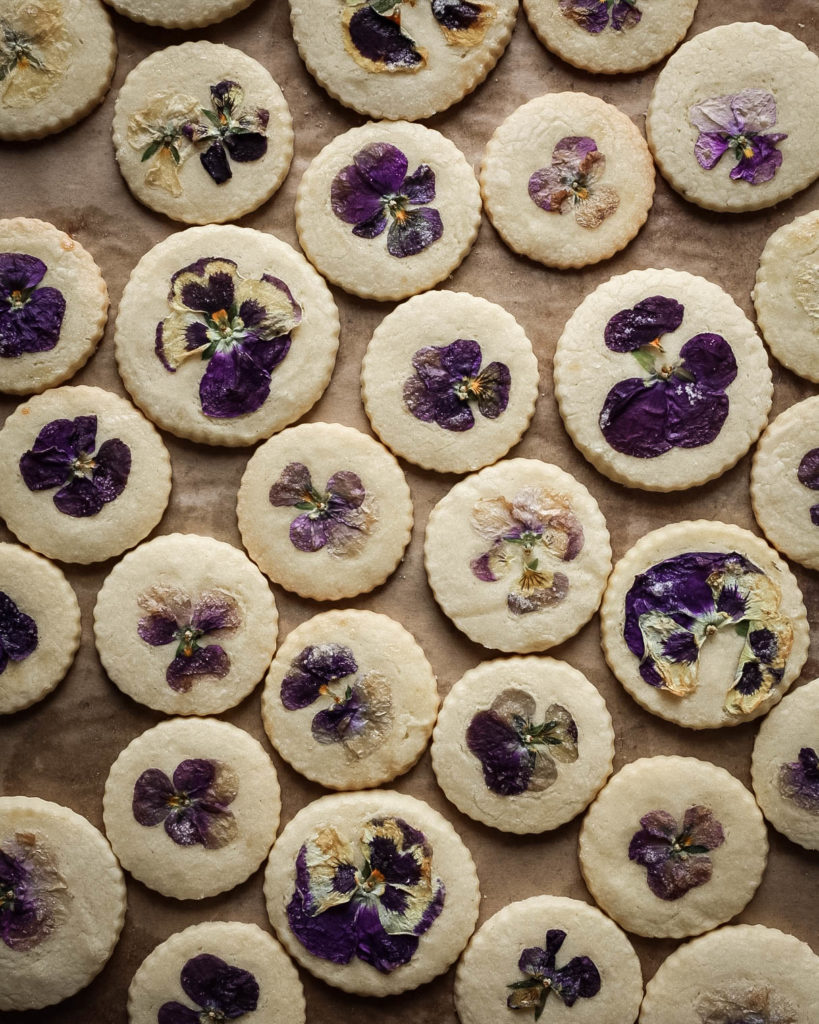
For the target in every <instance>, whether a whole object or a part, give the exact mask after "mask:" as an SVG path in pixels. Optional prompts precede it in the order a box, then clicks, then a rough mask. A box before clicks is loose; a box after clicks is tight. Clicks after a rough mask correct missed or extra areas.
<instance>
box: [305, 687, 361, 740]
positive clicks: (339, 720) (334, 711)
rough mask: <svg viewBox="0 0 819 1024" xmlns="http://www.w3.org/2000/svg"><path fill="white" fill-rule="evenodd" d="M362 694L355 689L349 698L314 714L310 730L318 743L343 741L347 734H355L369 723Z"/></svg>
mask: <svg viewBox="0 0 819 1024" xmlns="http://www.w3.org/2000/svg"><path fill="white" fill-rule="evenodd" d="M364 711H366V708H365V707H364V706H363V704H362V699H361V694H360V693H357V692H356V691H355V689H354V690H353V692H352V693H351V694H350V697H349V698H348V699H347V700H343V701H339V703H338V704H333V705H332V707H329V708H326V709H325V710H324V711H319V712H318V714H316V715H314V716H313V721H312V723H311V725H310V731H311V733H312V734H313V738H314V739H315V740H316V742H317V743H323V744H327V743H341V742H343V741H344V739H346V737H347V736H355V735H357V734H358V733H360V732H361V731H362V730H363V729H364V728H365V726H366V725H367V721H368V720H367V717H366V715H365V714H364V713H363V712H364Z"/></svg>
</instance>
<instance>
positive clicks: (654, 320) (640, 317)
mask: <svg viewBox="0 0 819 1024" xmlns="http://www.w3.org/2000/svg"><path fill="white" fill-rule="evenodd" d="M684 312H685V307H684V306H683V305H682V303H681V302H677V300H676V299H669V298H666V297H665V296H664V295H651V296H649V298H647V299H643V300H642V301H641V302H638V303H637V304H636V305H635V306H633V307H632V308H631V309H621V310H620V312H619V313H615V314H614V316H613V317H612V318H611V320H609V322H608V323H607V324H606V328H605V331H604V339H605V342H606V347H607V348H610V349H611V350H612V351H613V352H634V351H636V350H637V349H638V348H642V347H643V346H644V345H649V344H650V343H651V342H652V341H656V339H657V338H661V337H662V336H663V335H664V334H669V333H670V332H671V331H676V330H677V328H678V327H679V326H680V324H681V323H682V321H683V313H684Z"/></svg>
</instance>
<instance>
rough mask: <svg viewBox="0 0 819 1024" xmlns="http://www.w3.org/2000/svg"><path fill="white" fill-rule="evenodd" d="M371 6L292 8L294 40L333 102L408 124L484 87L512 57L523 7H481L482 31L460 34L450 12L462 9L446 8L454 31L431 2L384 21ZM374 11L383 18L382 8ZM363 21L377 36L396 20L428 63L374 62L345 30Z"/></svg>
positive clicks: (493, 1)
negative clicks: (505, 56) (506, 55)
mask: <svg viewBox="0 0 819 1024" xmlns="http://www.w3.org/2000/svg"><path fill="white" fill-rule="evenodd" d="M367 6H368V5H367V4H366V3H364V2H357V0H353V2H352V3H351V4H349V5H348V6H347V8H346V10H345V7H344V5H341V4H339V3H337V2H336V0H290V20H291V22H292V25H293V38H294V39H295V41H296V45H297V46H298V49H299V53H300V55H301V57H302V60H303V61H304V63H305V64H306V65H307V70H308V71H309V72H310V73H311V74H312V75H313V77H314V78H315V79H316V81H317V82H318V83H319V85H321V86H322V87H323V88H324V89H326V90H327V92H328V93H329V94H330V95H331V96H332V97H333V98H334V99H337V100H338V101H339V102H341V103H343V104H345V106H348V107H352V108H353V109H354V110H357V111H359V113H362V114H369V116H370V117H383V118H388V119H390V120H396V119H398V118H406V119H407V120H408V121H417V120H418V119H419V118H426V117H431V116H432V114H434V113H436V112H437V111H439V110H445V109H446V108H447V107H449V106H451V105H452V104H453V103H457V102H458V100H460V99H461V98H462V97H463V96H465V95H466V94H467V93H469V92H472V90H473V89H474V88H475V87H476V86H478V85H480V83H481V82H482V81H483V80H484V79H485V78H486V76H487V75H488V74H489V72H490V71H491V70H492V68H493V67H494V66H495V64H496V63H497V62H498V60H499V59H500V56H501V54H502V53H503V51H504V50H505V49H506V45H507V43H508V42H509V39H510V37H511V35H512V29H513V28H514V26H515V17H516V15H517V12H518V3H517V0H487V2H483V3H481V4H480V5H478V6H479V7H480V9H481V10H480V16H479V19H478V22H477V25H475V26H472V27H470V26H469V25H466V26H464V27H463V28H461V29H459V28H458V20H459V19H458V17H457V16H456V17H455V18H454V19H453V14H452V11H451V7H452V6H455V7H458V6H459V5H456V4H452V5H450V4H447V3H443V4H441V5H440V7H441V17H442V18H443V19H444V21H445V22H447V23H450V24H449V25H447V26H445V25H444V24H442V23H441V22H439V21H438V20H437V19H436V18H435V16H434V14H433V8H432V4H431V3H429V2H427V0H423V2H422V3H417V4H416V3H402V2H401V0H396V3H395V5H394V7H393V8H392V9H390V8H389V7H388V6H387V5H386V4H381V5H380V6H379V7H378V8H377V10H378V11H379V12H380V13H381V15H382V16H383V17H382V20H381V21H379V20H378V18H376V17H373V14H372V13H371V12H370V11H367ZM371 7H372V10H373V11H375V10H376V5H375V4H373V5H371ZM458 13H460V12H456V14H458ZM356 15H358V18H359V19H360V18H361V17H362V15H363V16H364V17H365V18H370V19H372V21H373V22H374V23H375V25H374V27H375V29H376V32H378V28H379V26H383V19H387V20H393V19H397V20H398V23H399V24H400V31H401V33H403V35H404V36H408V37H409V38H410V39H411V40H413V42H414V43H415V47H413V48H412V49H414V50H415V51H416V54H417V53H418V52H419V51H420V53H421V55H422V57H423V58H424V59H423V60H422V59H419V57H418V56H413V57H410V58H409V60H408V64H409V65H410V66H409V67H407V66H406V65H405V66H404V67H401V66H396V65H400V60H397V61H395V63H394V64H393V66H392V67H389V66H388V65H387V64H386V63H385V62H384V61H378V60H376V59H369V60H368V58H367V56H365V55H364V54H362V53H361V52H360V51H357V50H355V49H354V45H353V43H352V41H351V36H350V32H349V30H347V28H346V25H347V24H349V21H350V19H351V18H354V17H355V16H356ZM354 24H355V23H354ZM450 25H451V31H450V30H449V28H450ZM383 27H385V28H389V26H383ZM382 31H383V28H382ZM392 31H393V32H394V31H395V30H394V29H393V30H392ZM379 34H380V33H379ZM405 48H406V44H405ZM376 49H377V48H376ZM396 49H397V50H399V51H400V50H401V47H400V46H399V47H396ZM354 53H355V57H354V56H353V54H354ZM356 58H357V59H356ZM416 69H417V70H416Z"/></svg>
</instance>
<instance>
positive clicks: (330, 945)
mask: <svg viewBox="0 0 819 1024" xmlns="http://www.w3.org/2000/svg"><path fill="white" fill-rule="evenodd" d="M265 897H266V899H267V912H268V914H269V916H270V920H271V922H272V924H273V927H274V928H275V929H276V933H277V935H278V936H279V939H280V940H281V942H282V943H283V944H284V946H285V948H286V949H287V951H288V953H290V955H291V956H292V957H294V958H295V959H296V960H297V961H298V962H299V963H300V964H301V965H302V966H303V967H306V968H307V970H308V971H310V973H311V974H314V975H315V976H316V977H318V978H321V980H322V981H326V982H327V983H328V984H329V985H334V986H336V987H337V988H340V989H343V990H344V991H345V992H354V993H357V994H358V995H366V996H387V995H395V994H397V993H399V992H406V991H407V990H409V989H413V988H416V987H417V986H418V985H422V984H424V982H427V981H431V980H432V979H433V978H435V977H436V976H437V975H439V974H443V972H444V971H445V970H446V969H447V968H448V967H449V966H450V964H452V963H454V961H455V960H456V959H457V958H458V955H459V954H460V952H461V950H462V949H463V948H464V946H465V945H466V943H467V940H468V939H469V936H470V935H471V934H472V929H473V928H474V927H475V921H476V920H477V917H478V904H479V901H480V892H479V891H478V878H477V875H476V873H475V865H474V863H473V861H472V857H471V856H470V854H469V850H467V848H466V847H465V846H464V844H463V842H462V841H461V839H460V838H459V836H458V835H457V833H456V832H455V830H454V829H453V827H452V825H450V823H449V822H448V821H447V820H446V818H443V817H442V816H441V815H440V814H439V813H438V812H437V811H434V810H433V809H432V808H431V807H430V806H429V805H428V804H425V803H424V802H423V801H422V800H416V799H415V797H411V796H405V795H404V794H403V793H395V792H392V791H391V790H383V789H379V790H370V791H367V792H363V793H344V794H337V795H334V796H326V797H323V798H322V799H320V800H316V801H315V802H314V803H312V804H308V806H307V807H305V808H303V809H302V810H301V811H299V812H298V814H296V816H295V817H294V818H293V819H292V820H291V821H290V822H289V824H288V825H286V826H285V828H284V830H283V831H282V834H281V835H280V836H279V838H278V839H277V840H276V845H275V846H274V847H273V850H272V852H271V854H270V860H269V861H268V864H267V871H266V873H265Z"/></svg>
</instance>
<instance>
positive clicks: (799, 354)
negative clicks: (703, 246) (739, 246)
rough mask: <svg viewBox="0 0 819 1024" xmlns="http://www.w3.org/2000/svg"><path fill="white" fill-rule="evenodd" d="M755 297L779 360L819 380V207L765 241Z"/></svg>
mask: <svg viewBox="0 0 819 1024" xmlns="http://www.w3.org/2000/svg"><path fill="white" fill-rule="evenodd" d="M753 300H754V306H755V307H756V318H757V322H758V323H759V328H760V330H761V331H762V335H763V337H764V338H765V341H766V342H767V343H768V348H770V350H771V352H773V354H774V355H775V356H776V358H777V359H778V360H779V362H780V363H783V364H784V365H785V366H787V367H788V369H789V370H793V372H794V373H798V374H799V376H800V377H807V379H808V380H812V381H819V210H813V211H812V212H811V213H806V214H805V215H804V216H803V217H797V218H796V220H793V221H791V222H790V224H786V225H785V226H784V227H781V228H780V229H779V230H778V231H774V233H773V234H772V235H771V237H770V238H769V239H768V241H767V242H766V243H765V248H764V249H763V250H762V256H761V257H760V260H759V270H758V271H757V273H756V285H755V286H754V290H753Z"/></svg>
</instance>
